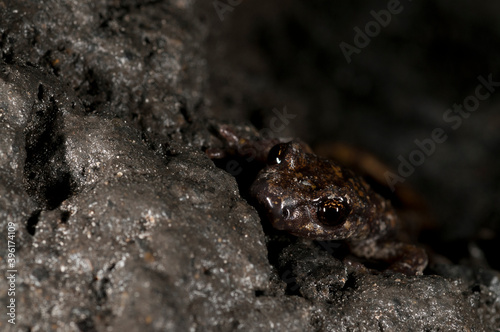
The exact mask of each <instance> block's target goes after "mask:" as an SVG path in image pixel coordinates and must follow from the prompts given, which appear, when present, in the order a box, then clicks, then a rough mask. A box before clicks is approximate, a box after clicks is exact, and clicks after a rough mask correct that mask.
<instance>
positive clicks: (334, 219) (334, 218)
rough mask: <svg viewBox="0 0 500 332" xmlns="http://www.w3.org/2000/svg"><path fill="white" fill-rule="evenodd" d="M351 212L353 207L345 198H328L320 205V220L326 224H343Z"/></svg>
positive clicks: (318, 213) (318, 214)
mask: <svg viewBox="0 0 500 332" xmlns="http://www.w3.org/2000/svg"><path fill="white" fill-rule="evenodd" d="M349 213H351V207H350V206H349V204H347V202H346V201H345V200H344V199H343V198H337V199H327V200H324V201H322V202H321V203H320V204H319V206H318V212H317V216H318V219H319V221H320V222H321V223H322V224H324V225H326V226H339V225H342V224H343V223H344V222H345V221H346V219H347V217H348V216H349Z"/></svg>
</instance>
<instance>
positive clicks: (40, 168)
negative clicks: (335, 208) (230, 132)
mask: <svg viewBox="0 0 500 332" xmlns="http://www.w3.org/2000/svg"><path fill="white" fill-rule="evenodd" d="M237 9H238V7H235V8H233V10H237ZM240 9H242V8H240ZM217 20H218V17H217V15H216V12H215V11H214V8H213V6H212V3H207V4H202V3H200V2H191V1H187V0H186V1H182V0H177V1H163V2H161V1H160V2H158V1H101V2H93V1H69V2H64V3H62V2H59V1H46V2H38V1H34V2H31V3H26V2H25V3H23V2H19V1H3V2H0V36H1V37H0V51H1V59H0V236H1V237H2V239H7V236H8V233H7V230H8V225H9V223H13V224H14V225H15V227H16V232H15V243H16V252H15V254H16V258H17V262H16V264H15V268H16V269H17V271H18V272H17V274H16V277H17V278H16V282H15V296H14V297H12V296H9V295H8V289H9V287H10V284H9V282H8V280H7V279H6V278H2V279H0V302H1V303H2V305H1V306H0V308H1V309H0V317H2V319H0V329H1V330H2V331H32V332H35V331H82V332H83V331H167V330H168V331H174V330H175V331H186V330H192V331H205V330H214V331H215V330H216V331H232V330H244V331H247V330H251V331H353V330H355V331H405V330H412V331H424V330H425V331H494V330H495V329H498V328H500V301H499V299H500V288H499V285H500V279H499V278H500V275H499V274H498V273H497V272H495V271H493V270H490V269H487V268H484V269H474V268H470V267H468V266H467V265H451V264H446V265H436V266H434V267H433V269H429V270H428V271H427V272H428V275H424V276H418V277H406V276H402V275H391V274H376V275H371V274H356V273H352V271H350V270H349V269H348V268H347V267H346V266H344V265H343V264H342V262H341V261H340V260H338V259H336V258H335V257H334V256H335V250H336V247H335V246H330V247H329V246H325V245H324V244H323V245H319V244H318V243H316V242H307V241H302V240H298V239H295V238H293V237H291V236H285V235H280V236H278V237H276V235H275V234H273V232H272V231H269V230H268V227H267V226H266V224H265V221H261V220H260V218H259V215H258V213H257V211H255V209H254V208H253V207H251V206H250V205H249V204H248V203H247V201H246V200H245V199H243V198H242V197H241V196H240V192H239V189H238V185H237V183H236V181H235V179H234V178H233V177H232V176H231V175H230V174H229V173H227V172H225V171H224V170H222V169H219V168H217V167H215V165H214V163H213V162H212V161H211V160H209V159H208V158H207V157H206V155H205V154H204V153H203V152H202V148H205V147H209V146H211V145H212V144H215V141H216V139H215V137H213V135H211V134H210V131H209V126H207V117H209V116H210V112H209V111H208V108H209V107H208V106H209V105H210V99H209V97H208V96H210V95H211V96H215V95H216V93H214V92H213V90H210V89H216V88H217V85H215V86H213V87H211V88H210V89H209V86H208V72H209V69H208V68H207V57H208V56H207V46H206V45H207V44H206V42H207V36H208V34H209V33H211V31H210V29H211V28H213V26H214V25H216V24H219V22H218V21H217ZM212 33H214V34H215V32H212ZM209 45H210V44H209ZM212 45H213V44H212ZM209 51H210V47H209ZM221 61H222V60H221ZM250 83H251V82H250ZM250 83H249V84H250ZM250 85H251V84H250ZM242 93H243V92H242ZM250 105H251V103H250ZM211 121H212V120H211ZM213 121H215V120H213ZM283 134H284V133H283ZM2 242H3V243H5V242H6V240H3V241H2ZM332 248H333V249H332ZM7 254H8V251H7V246H6V245H3V246H2V248H0V258H1V260H0V262H1V267H2V271H6V270H7V269H8V266H7V257H8V255H7ZM11 298H15V301H16V302H15V303H16V325H12V324H10V323H8V322H7V319H8V316H7V310H8V308H7V307H6V305H7V303H8V301H10V299H11Z"/></svg>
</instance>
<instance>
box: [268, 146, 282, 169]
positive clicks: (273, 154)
mask: <svg viewBox="0 0 500 332" xmlns="http://www.w3.org/2000/svg"><path fill="white" fill-rule="evenodd" d="M286 147H287V144H286V143H280V144H276V145H275V146H273V147H272V148H271V150H269V154H268V155H267V164H268V165H276V164H281V162H282V161H283V155H284V153H285V149H286Z"/></svg>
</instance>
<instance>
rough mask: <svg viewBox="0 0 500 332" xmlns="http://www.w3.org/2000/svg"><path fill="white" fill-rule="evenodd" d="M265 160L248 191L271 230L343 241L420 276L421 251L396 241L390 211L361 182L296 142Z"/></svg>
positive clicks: (422, 265)
mask: <svg viewBox="0 0 500 332" xmlns="http://www.w3.org/2000/svg"><path fill="white" fill-rule="evenodd" d="M269 159H270V160H269V164H268V166H266V167H265V168H264V169H263V170H262V171H261V172H260V173H259V174H258V176H257V178H256V179H255V181H254V183H253V184H252V186H251V188H250V192H251V195H252V196H253V197H254V198H255V199H256V200H257V202H258V203H259V205H260V207H261V208H262V209H263V210H264V211H265V212H266V214H267V216H268V218H269V220H270V222H271V223H272V225H273V226H274V227H275V228H277V229H280V230H284V231H287V232H289V233H290V234H293V235H295V236H299V237H304V238H309V239H313V240H345V241H346V242H347V243H348V244H349V247H350V250H351V251H352V253H354V254H355V255H357V256H360V257H365V258H368V259H375V260H382V261H385V262H388V263H390V267H389V269H390V270H392V271H397V272H402V273H405V274H412V275H413V274H422V271H423V269H424V268H425V266H426V265H427V255H426V254H425V251H424V250H423V249H421V248H418V247H416V246H414V245H412V244H407V243H402V242H398V241H397V240H396V237H397V231H398V225H399V222H400V221H399V219H398V217H397V215H396V213H395V211H394V209H393V208H392V206H391V204H390V202H388V201H387V200H385V199H384V198H383V197H381V196H380V195H378V194H377V193H375V192H374V191H373V190H372V189H371V188H370V186H369V185H368V184H367V183H366V182H365V181H364V180H363V179H362V178H360V177H357V176H356V175H355V174H354V173H353V172H351V171H350V170H348V169H345V168H343V167H341V166H339V165H337V164H336V163H334V162H332V161H330V160H327V159H323V158H321V157H318V156H317V155H315V154H313V153H311V152H310V149H309V147H307V146H306V145H305V144H303V143H299V142H293V141H292V142H290V143H282V144H279V145H277V146H275V147H274V148H273V149H272V150H271V152H270V153H269Z"/></svg>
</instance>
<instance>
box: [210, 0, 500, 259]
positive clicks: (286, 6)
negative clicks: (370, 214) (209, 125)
mask: <svg viewBox="0 0 500 332" xmlns="http://www.w3.org/2000/svg"><path fill="white" fill-rule="evenodd" d="M387 6H388V2H387V1H349V2H345V1H272V2H269V1H243V2H242V3H241V4H239V5H236V6H233V7H231V9H229V10H227V11H224V12H220V13H221V15H220V16H218V15H217V13H216V10H215V8H214V7H212V8H210V9H212V10H213V12H212V13H210V15H213V19H212V22H211V34H210V38H209V47H208V51H209V69H210V74H211V79H210V83H211V109H212V111H213V113H215V114H216V116H218V117H219V118H223V119H236V120H250V121H251V122H252V123H253V124H255V125H256V126H257V127H258V128H266V127H269V123H270V122H269V121H270V119H271V118H272V117H273V116H274V114H273V112H272V109H273V108H277V109H278V110H282V109H283V107H285V106H286V108H287V110H288V113H292V114H296V115H297V116H296V118H294V119H293V120H291V122H290V124H289V125H288V126H287V127H286V130H284V131H283V132H280V133H277V135H278V136H290V137H300V138H302V139H303V140H305V141H306V142H308V143H310V144H312V145H314V144H318V143H324V142H329V141H340V142H347V143H349V144H353V145H355V146H357V147H360V148H362V149H364V150H366V151H369V152H371V153H373V154H374V155H376V156H378V157H379V158H380V160H381V161H383V162H385V163H386V164H388V165H389V166H390V167H392V168H394V169H397V167H398V165H399V161H398V156H400V155H401V156H403V157H404V158H408V156H409V154H410V153H411V152H412V151H413V150H415V149H416V148H417V146H416V145H415V143H414V141H415V140H416V139H418V140H424V139H426V138H430V137H431V133H432V131H433V130H434V129H435V128H443V129H444V130H445V132H446V134H447V135H448V139H447V141H446V142H444V143H442V144H438V145H437V146H436V150H435V152H434V153H433V154H432V155H430V156H429V157H428V158H426V160H425V162H424V163H423V164H422V165H421V166H418V167H417V168H416V169H415V172H414V173H413V174H412V175H411V176H409V177H408V178H407V181H406V183H409V184H411V185H412V186H413V187H415V188H416V189H417V190H418V191H419V192H420V193H421V194H422V195H423V197H424V198H425V199H426V200H427V201H428V203H429V204H430V206H431V209H432V212H433V214H434V215H435V216H436V219H437V221H438V223H439V225H440V232H439V233H438V237H437V241H440V242H441V243H442V248H440V250H441V251H442V252H446V251H448V252H451V251H460V252H461V254H460V255H457V259H458V258H459V257H462V258H463V257H466V256H468V255H469V254H470V253H469V251H468V249H467V248H469V247H470V245H471V243H474V244H475V245H478V246H479V247H480V248H482V249H483V251H484V252H485V253H486V256H487V258H489V259H488V261H489V264H491V265H493V266H494V267H496V268H499V265H498V263H496V262H495V261H494V258H493V255H494V254H495V252H498V250H500V247H499V245H498V244H496V243H495V242H498V241H497V239H498V235H497V234H498V231H499V230H500V229H499V227H500V195H499V194H500V188H499V183H500V181H499V180H500V172H499V166H500V160H499V154H498V151H499V149H498V148H499V145H500V113H499V111H498V108H499V106H500V89H498V91H495V92H494V93H492V94H491V96H490V97H489V98H488V99H487V100H485V101H481V102H480V105H479V108H478V109H477V110H476V111H475V112H473V113H471V115H470V117H468V118H467V119H463V122H462V124H461V125H460V126H459V127H458V128H457V129H456V130H453V129H452V128H451V123H446V122H445V121H444V120H443V115H444V113H445V112H446V110H447V109H449V108H452V107H453V104H455V103H457V104H462V103H463V100H464V99H465V98H466V97H467V96H469V95H473V94H474V91H475V88H476V86H477V85H478V84H479V81H478V76H483V77H484V78H487V77H488V75H490V74H492V78H493V81H500V58H499V57H498V50H500V39H499V34H500V23H499V21H498V15H499V14H500V3H498V2H495V1H482V2H470V1H400V7H402V11H401V12H400V13H399V14H395V15H392V16H391V21H390V23H389V24H388V25H387V26H386V27H381V29H380V32H379V34H378V35H376V36H374V37H371V38H370V43H369V45H368V46H366V47H365V48H362V49H361V50H360V53H359V54H353V55H352V59H351V60H352V61H351V62H350V63H348V62H347V61H346V59H345V57H344V55H343V54H342V51H341V48H340V47H339V44H340V43H341V42H346V43H348V44H350V45H353V46H354V37H355V34H356V32H355V31H354V28H355V27H359V28H360V29H361V30H363V31H364V30H365V25H366V24H367V23H368V22H370V21H374V18H373V16H372V15H371V14H370V12H371V11H372V10H374V11H376V12H379V11H380V10H385V9H387ZM220 17H222V18H223V20H221V19H220ZM482 91H483V92H485V91H486V90H484V89H483V90H482ZM438 249H439V248H438Z"/></svg>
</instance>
